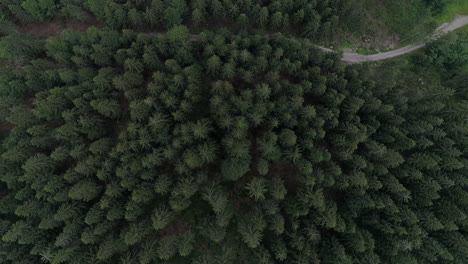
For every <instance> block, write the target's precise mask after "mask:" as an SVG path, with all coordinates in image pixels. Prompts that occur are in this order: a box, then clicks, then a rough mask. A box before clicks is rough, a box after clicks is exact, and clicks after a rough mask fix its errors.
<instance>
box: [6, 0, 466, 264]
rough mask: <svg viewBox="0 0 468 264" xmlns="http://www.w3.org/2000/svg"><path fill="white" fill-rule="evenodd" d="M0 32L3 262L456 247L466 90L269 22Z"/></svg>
mask: <svg viewBox="0 0 468 264" xmlns="http://www.w3.org/2000/svg"><path fill="white" fill-rule="evenodd" d="M105 1H106V0H102V1H101V2H105ZM90 2H91V1H88V4H90ZM115 2H118V1H115ZM156 2H157V1H156ZM198 2H201V1H193V2H192V4H193V3H198ZM215 2H216V1H213V3H215ZM228 2H229V1H218V3H223V4H220V6H221V8H220V10H221V11H219V12H227V11H225V10H226V9H225V6H224V5H225V4H226V3H228ZM240 2H242V3H243V4H246V3H247V2H250V3H252V5H253V6H254V7H255V5H254V4H253V3H255V2H256V1H240ZM265 2H266V1H265ZM269 2H270V4H271V5H272V6H275V5H279V6H280V7H282V5H283V4H278V3H292V4H291V6H293V7H295V5H294V3H295V2H297V3H310V1H281V2H279V1H269ZM320 2H322V1H320ZM324 2H327V1H324ZM129 3H132V4H133V3H134V4H135V5H136V6H137V7H138V6H143V4H144V3H146V1H131V2H129ZM183 3H184V1H172V2H171V3H170V4H167V5H163V6H164V7H167V9H164V11H161V12H164V13H166V12H169V13H174V14H175V13H177V12H178V10H179V8H180V7H182V6H183ZM213 3H211V4H210V5H206V8H209V9H207V10H211V9H212V8H213V6H214V5H213ZM275 3H276V4H275ZM120 5H121V4H120V1H119V2H118V3H116V4H115V5H110V4H108V5H106V6H120ZM318 5H322V4H318ZM280 7H278V8H280ZM171 8H172V9H171ZM268 9H269V10H270V7H269V8H268ZM135 10H136V12H141V11H138V9H135ZM167 10H172V11H167ZM184 10H186V12H187V14H186V15H187V16H189V15H190V10H191V8H189V7H184ZM253 10H254V9H253ZM271 10H280V9H273V8H272V9H271ZM101 11H103V10H102V9H101ZM239 11H240V10H239ZM103 12H107V11H103ZM158 12H160V11H158ZM205 12H207V14H209V13H208V11H206V10H205ZM210 12H211V11H210ZM213 12H214V11H213ZM268 12H269V13H270V12H271V11H268ZM277 12H280V13H281V11H277ZM277 12H275V13H277ZM275 13H272V14H275ZM184 14H185V13H184ZM113 17H115V15H114V16H113ZM135 17H136V16H135ZM138 17H142V16H140V15H138ZM143 17H144V16H143ZM162 17H166V16H157V18H158V19H160V18H162ZM250 17H251V16H250V15H246V16H245V18H250ZM181 19H186V17H185V16H181ZM283 19H284V17H283ZM291 19H292V18H291ZM122 21H125V20H122ZM174 21H175V20H174ZM158 23H159V22H158ZM268 23H270V22H268ZM173 24H177V23H173ZM0 47H1V49H0V50H1V51H3V52H0V54H9V56H4V57H6V59H8V60H9V64H8V65H7V67H9V69H10V70H9V71H6V72H4V73H2V74H1V75H0V138H1V143H2V144H1V145H0V154H1V158H0V181H1V183H0V237H1V241H0V262H2V263H7V264H8V263H11V264H16V263H21V264H29V263H31V264H33V263H34V264H35V263H39V262H40V261H43V262H44V263H54V264H55V263H71V264H73V263H76V264H78V263H79V264H82V263H141V264H144V263H192V264H202V263H203V264H208V263H213V264H215V263H216V264H218V263H246V264H249V263H252V264H258V263H265V264H267V263H288V264H290V263H297V264H299V263H300V264H306V263H314V264H315V263H323V264H332V263H340V264H347V263H349V264H352V263H362V264H371V263H372V264H375V263H382V264H384V263H391V264H393V263H394V264H397V263H398V264H400V263H405V264H406V263H408V264H411V263H453V264H462V263H465V262H466V258H467V256H468V225H467V223H468V221H467V213H468V207H467V204H468V191H467V189H468V181H467V180H468V178H467V177H466V175H468V159H467V158H468V157H467V155H468V153H467V152H466V149H468V140H467V135H468V123H467V122H466V116H467V110H466V105H467V103H468V102H467V100H468V91H467V90H466V87H462V86H460V87H459V88H443V87H439V88H441V89H437V90H434V89H424V87H421V89H408V88H407V87H404V86H402V84H401V83H399V82H398V76H397V74H394V75H393V77H392V74H391V73H392V72H390V71H389V72H384V71H378V72H379V73H380V74H382V75H388V76H386V77H385V79H384V80H383V81H380V79H379V78H375V80H376V81H373V77H372V76H369V75H368V74H366V72H367V70H368V69H361V68H360V67H349V66H345V65H344V64H342V63H341V62H339V60H338V57H337V55H336V54H324V53H322V52H320V51H319V50H317V49H316V48H314V46H313V45H312V44H310V43H309V42H308V41H298V40H293V39H289V38H287V37H285V36H283V35H281V34H273V35H255V34H241V35H235V34H232V33H231V32H229V31H227V30H218V31H204V32H202V33H201V34H200V35H198V36H197V38H196V39H195V40H194V39H193V36H192V35H191V34H190V32H189V30H188V29H187V28H186V27H184V26H175V27H173V28H172V29H171V30H170V31H169V32H168V33H167V34H166V35H158V36H155V37H151V36H148V35H145V34H138V33H136V32H134V31H130V30H124V31H123V32H122V33H119V32H116V31H112V30H109V29H97V28H90V29H89V30H88V31H87V32H86V33H80V32H74V31H65V32H63V34H62V35H61V36H59V37H55V38H52V39H49V40H47V41H41V40H37V39H34V38H32V37H28V36H24V35H10V36H9V37H7V38H3V39H2V40H1V41H0ZM442 88H443V89H442Z"/></svg>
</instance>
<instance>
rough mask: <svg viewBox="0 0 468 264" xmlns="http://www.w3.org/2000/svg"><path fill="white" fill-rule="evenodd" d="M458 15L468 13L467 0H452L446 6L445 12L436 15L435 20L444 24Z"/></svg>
mask: <svg viewBox="0 0 468 264" xmlns="http://www.w3.org/2000/svg"><path fill="white" fill-rule="evenodd" d="M456 15H468V1H467V0H452V2H451V3H450V4H449V5H448V6H447V7H446V8H445V10H444V12H443V13H442V14H441V15H439V16H436V17H435V21H436V22H437V23H438V24H442V23H445V22H449V21H451V20H453V19H454V17H455V16H456Z"/></svg>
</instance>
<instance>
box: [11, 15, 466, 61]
mask: <svg viewBox="0 0 468 264" xmlns="http://www.w3.org/2000/svg"><path fill="white" fill-rule="evenodd" d="M465 25H468V16H457V17H456V18H455V19H454V20H453V21H451V22H449V23H445V24H443V25H441V26H440V27H439V28H437V29H436V30H435V32H434V33H433V34H432V35H431V36H430V37H429V38H428V39H427V40H426V41H425V42H424V43H419V44H413V45H409V46H406V47H403V48H400V49H396V50H392V51H388V52H382V53H377V54H373V55H362V54H358V53H354V52H344V53H343V57H342V58H341V60H342V61H344V62H346V63H350V64H354V63H363V62H369V61H380V60H385V59H390V58H395V57H398V56H402V55H405V54H408V53H410V52H413V51H415V50H418V49H420V48H422V47H424V46H425V45H426V43H427V42H429V41H431V40H435V39H437V38H439V37H441V36H443V35H445V34H447V33H449V32H451V31H453V30H456V29H458V28H460V27H463V26H465ZM91 26H97V27H102V25H100V24H99V23H98V22H97V21H96V20H93V21H90V23H89V24H76V23H70V24H66V25H60V24H59V23H58V22H49V23H38V24H34V25H33V26H31V25H29V26H27V27H24V28H20V29H19V32H21V33H26V34H32V35H35V36H41V37H50V36H56V35H59V34H60V33H61V32H62V31H64V30H67V29H71V30H78V31H86V30H87V28H88V27H91ZM144 34H147V35H149V36H157V35H162V34H165V32H147V33H144ZM198 39H199V37H198V35H192V37H191V40H192V41H197V40H198ZM292 39H293V40H295V41H297V39H295V38H292ZM319 48H320V49H321V50H322V51H324V52H335V51H334V50H332V49H328V48H325V47H321V46H319Z"/></svg>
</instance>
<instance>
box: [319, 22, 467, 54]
mask: <svg viewBox="0 0 468 264" xmlns="http://www.w3.org/2000/svg"><path fill="white" fill-rule="evenodd" d="M465 25H468V16H458V17H456V18H455V20H453V21H452V22H450V23H445V24H443V25H441V26H440V27H439V28H437V29H436V30H435V32H434V34H432V36H431V37H430V38H428V39H427V40H426V42H425V43H422V44H413V45H409V46H406V47H403V48H401V49H397V50H392V51H388V52H382V53H377V54H373V55H362V54H358V53H353V52H345V53H343V58H342V60H343V61H344V62H348V63H362V62H366V61H379V60H385V59H390V58H395V57H398V56H401V55H404V54H407V53H410V52H413V51H415V50H417V49H420V48H422V47H424V46H425V45H426V43H427V42H428V41H431V40H435V39H437V38H439V37H441V36H443V35H445V34H447V33H449V32H450V31H453V30H455V29H457V28H460V27H463V26H465ZM320 49H322V50H323V51H325V52H332V50H331V49H327V48H323V47H320Z"/></svg>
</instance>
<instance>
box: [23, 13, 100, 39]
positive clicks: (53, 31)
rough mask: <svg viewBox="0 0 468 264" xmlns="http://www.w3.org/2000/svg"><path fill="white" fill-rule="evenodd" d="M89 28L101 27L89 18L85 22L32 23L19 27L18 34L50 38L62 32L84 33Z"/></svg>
mask: <svg viewBox="0 0 468 264" xmlns="http://www.w3.org/2000/svg"><path fill="white" fill-rule="evenodd" d="M91 26H95V27H102V25H101V24H100V23H99V22H98V21H97V20H96V19H95V18H92V19H91V18H90V19H89V20H87V21H86V22H78V21H61V20H58V19H56V20H53V21H51V22H43V23H34V24H29V25H24V26H21V27H19V28H18V32H20V33H22V34H31V35H33V36H36V37H51V36H57V35H60V33H62V32H63V31H64V30H76V31H81V32H84V31H86V30H87V29H88V28H89V27H91Z"/></svg>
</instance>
